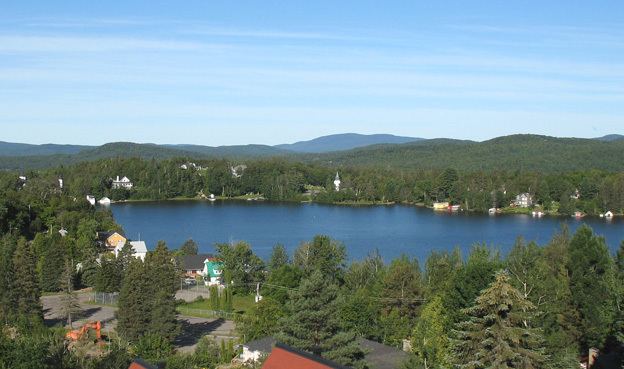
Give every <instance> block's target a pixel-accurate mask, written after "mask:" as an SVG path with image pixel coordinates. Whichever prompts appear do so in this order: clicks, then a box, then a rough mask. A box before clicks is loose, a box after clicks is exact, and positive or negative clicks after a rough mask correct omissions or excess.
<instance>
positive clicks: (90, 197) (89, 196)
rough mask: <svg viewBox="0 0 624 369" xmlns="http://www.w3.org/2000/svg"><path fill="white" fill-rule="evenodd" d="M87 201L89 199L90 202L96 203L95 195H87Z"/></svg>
mask: <svg viewBox="0 0 624 369" xmlns="http://www.w3.org/2000/svg"><path fill="white" fill-rule="evenodd" d="M87 201H89V204H91V205H95V197H94V196H91V195H87Z"/></svg>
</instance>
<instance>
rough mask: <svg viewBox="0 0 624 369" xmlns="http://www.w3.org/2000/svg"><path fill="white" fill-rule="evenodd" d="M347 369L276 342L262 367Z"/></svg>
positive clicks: (270, 368)
mask: <svg viewBox="0 0 624 369" xmlns="http://www.w3.org/2000/svg"><path fill="white" fill-rule="evenodd" d="M292 368H297V369H347V367H345V366H342V365H339V364H336V363H334V362H331V361H329V360H326V359H323V358H321V357H319V356H316V355H312V354H310V353H308V352H304V351H301V350H297V349H295V348H293V347H290V346H287V345H284V344H280V343H276V344H275V347H273V350H272V351H271V354H269V357H268V358H267V359H266V361H265V362H264V365H262V369H292Z"/></svg>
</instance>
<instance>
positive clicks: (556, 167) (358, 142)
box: [0, 133, 624, 171]
mask: <svg viewBox="0 0 624 369" xmlns="http://www.w3.org/2000/svg"><path fill="white" fill-rule="evenodd" d="M111 157H141V158H155V159H166V158H174V157H187V158H197V159H202V158H230V159H233V160H245V159H254V158H263V157H264V158H268V157H281V158H287V159H289V160H296V161H303V162H310V163H317V164H322V165H328V166H337V167H340V166H359V167H382V168H394V169H439V168H445V167H451V166H452V167H456V168H457V169H464V170H504V169H510V168H514V169H521V170H547V171H568V170H584V169H602V170H613V171H623V170H624V136H622V135H607V136H603V137H598V138H593V139H583V138H558V137H550V136H540V135H510V136H503V137H498V138H494V139H491V140H487V141H482V142H477V141H469V140H455V139H445V138H440V139H422V138H415V137H401V136H393V135H359V134H353V133H347V134H339V135H331V136H324V137H319V138H316V139H313V140H310V141H301V142H297V143H294V144H284V145H276V146H268V145H235V146H217V147H212V146H202V145H184V144H183V145H156V144H138V143H132V142H115V143H108V144H105V145H102V146H82V145H55V144H46V145H30V144H18V143H8V142H0V169H20V170H23V169H37V168H47V167H56V166H60V165H71V164H73V163H77V162H82V161H92V160H98V159H103V158H111Z"/></svg>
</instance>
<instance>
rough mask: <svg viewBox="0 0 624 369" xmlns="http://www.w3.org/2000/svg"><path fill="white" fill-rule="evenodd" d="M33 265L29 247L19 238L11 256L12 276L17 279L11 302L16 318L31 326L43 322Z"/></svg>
mask: <svg viewBox="0 0 624 369" xmlns="http://www.w3.org/2000/svg"><path fill="white" fill-rule="evenodd" d="M35 265H36V263H35V257H34V255H33V253H32V250H31V248H30V245H29V244H28V242H26V240H25V239H23V238H21V239H20V240H18V242H17V248H16V249H15V254H14V255H13V276H15V277H17V278H14V280H13V283H12V290H13V301H14V303H15V308H16V309H15V312H16V314H17V316H18V318H19V319H20V320H22V321H26V322H29V323H32V324H38V323H41V322H42V320H43V308H42V307H41V302H40V300H39V299H40V297H41V293H40V292H39V284H38V283H37V276H36V274H35V273H33V271H34V270H35Z"/></svg>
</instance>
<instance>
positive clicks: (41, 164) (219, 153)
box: [0, 142, 285, 169]
mask: <svg viewBox="0 0 624 369" xmlns="http://www.w3.org/2000/svg"><path fill="white" fill-rule="evenodd" d="M284 154H285V151H284V150H280V149H276V148H273V147H271V146H265V145H240V146H219V147H210V146H199V145H155V144H137V143H132V142H114V143H108V144H105V145H102V146H98V147H87V148H85V149H83V150H82V151H80V152H79V153H76V154H71V155H69V154H55V155H33V156H17V155H16V156H1V155H0V169H42V168H52V167H58V166H61V165H71V164H75V163H80V162H85V161H95V160H99V159H106V158H115V157H125V158H130V157H135V158H143V159H169V158H174V157H188V158H196V159H206V158H221V157H227V158H237V159H250V158H258V157H266V156H281V155H284Z"/></svg>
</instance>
